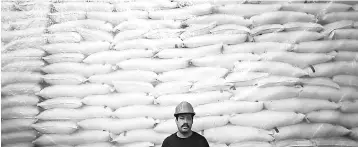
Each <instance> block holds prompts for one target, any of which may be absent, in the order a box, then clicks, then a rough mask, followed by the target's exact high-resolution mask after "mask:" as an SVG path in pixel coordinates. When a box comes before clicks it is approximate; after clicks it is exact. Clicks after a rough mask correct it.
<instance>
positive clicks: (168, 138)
mask: <svg viewBox="0 0 358 147" xmlns="http://www.w3.org/2000/svg"><path fill="white" fill-rule="evenodd" d="M175 137H176V133H173V134H171V135H169V136H168V137H167V138H165V140H168V141H169V140H173V139H175Z"/></svg>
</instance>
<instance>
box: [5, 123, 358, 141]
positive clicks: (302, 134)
mask: <svg viewBox="0 0 358 147" xmlns="http://www.w3.org/2000/svg"><path fill="white" fill-rule="evenodd" d="M194 124H195V123H194ZM356 130H357V129H353V130H349V129H346V128H344V127H342V126H339V125H332V124H327V123H312V124H306V123H300V124H295V125H289V126H284V127H278V128H276V129H273V130H263V129H258V128H253V127H244V126H236V125H225V126H221V127H214V128H209V129H205V130H203V131H202V132H199V133H201V134H203V135H204V136H205V137H206V138H207V140H208V141H209V142H212V143H220V144H233V143H240V142H250V141H251V142H261V143H262V144H265V143H266V144H269V143H268V142H271V141H274V140H275V142H276V141H285V140H293V139H295V140H298V139H318V138H337V137H343V136H345V135H350V136H351V137H352V138H353V139H356V138H354V137H356V135H357V134H356ZM170 134H171V133H158V132H156V131H154V130H153V129H137V130H130V131H126V132H124V133H121V134H119V135H114V134H112V133H110V132H108V131H102V130H82V131H77V132H75V133H72V134H43V135H41V136H40V137H38V138H37V139H36V140H35V141H33V143H34V144H36V145H40V146H51V145H69V146H71V145H72V146H73V145H80V144H88V143H97V142H108V143H109V142H115V143H119V144H124V145H125V144H129V143H138V142H151V143H154V144H156V145H159V144H161V143H162V142H163V140H164V139H165V138H166V137H167V136H169V135H170ZM19 136H24V137H23V138H22V140H23V141H26V139H29V138H31V137H34V136H35V137H36V134H35V133H34V132H30V131H20V132H16V134H10V135H8V134H7V135H6V136H3V139H4V140H3V141H6V143H14V142H12V140H14V139H15V140H16V139H17V137H19ZM286 143H288V142H286ZM350 143H353V144H357V142H356V141H353V140H351V141H350Z"/></svg>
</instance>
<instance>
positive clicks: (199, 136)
mask: <svg viewBox="0 0 358 147" xmlns="http://www.w3.org/2000/svg"><path fill="white" fill-rule="evenodd" d="M193 135H195V137H197V138H199V139H205V140H206V138H205V137H204V136H203V135H201V134H199V133H197V132H195V131H193Z"/></svg>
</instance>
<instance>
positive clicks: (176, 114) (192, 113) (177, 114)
mask: <svg viewBox="0 0 358 147" xmlns="http://www.w3.org/2000/svg"><path fill="white" fill-rule="evenodd" d="M180 114H191V115H193V116H195V112H187V113H175V114H174V116H175V117H177V116H179V115H180Z"/></svg>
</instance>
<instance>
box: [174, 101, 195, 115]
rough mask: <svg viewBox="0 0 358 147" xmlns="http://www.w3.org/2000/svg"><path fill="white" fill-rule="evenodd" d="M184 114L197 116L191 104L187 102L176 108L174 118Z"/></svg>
mask: <svg viewBox="0 0 358 147" xmlns="http://www.w3.org/2000/svg"><path fill="white" fill-rule="evenodd" d="M182 113H190V114H193V115H195V112H194V108H193V106H192V105H191V104H190V103H188V102H186V101H183V102H181V103H180V104H179V105H178V106H177V107H176V108H175V113H174V116H177V115H178V114H182Z"/></svg>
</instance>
